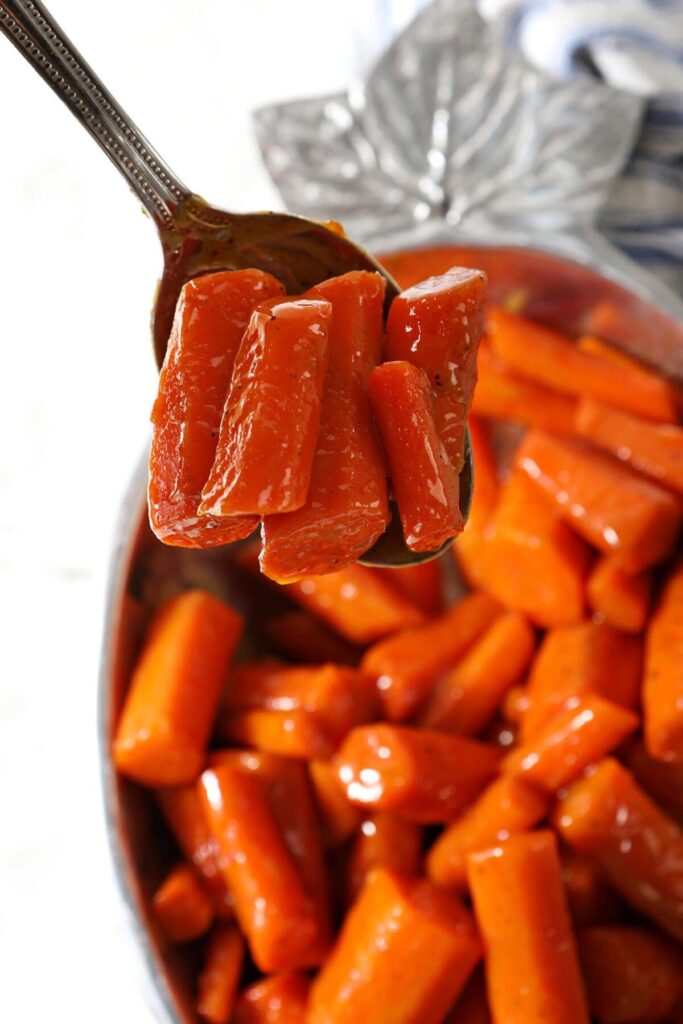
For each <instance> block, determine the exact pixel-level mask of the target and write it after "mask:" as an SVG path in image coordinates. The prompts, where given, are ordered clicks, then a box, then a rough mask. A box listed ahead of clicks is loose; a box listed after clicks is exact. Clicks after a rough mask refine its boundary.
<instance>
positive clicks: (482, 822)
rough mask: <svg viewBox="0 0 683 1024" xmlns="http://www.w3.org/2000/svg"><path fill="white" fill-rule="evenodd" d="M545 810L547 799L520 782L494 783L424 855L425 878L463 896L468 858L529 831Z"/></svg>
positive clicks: (503, 780)
mask: <svg viewBox="0 0 683 1024" xmlns="http://www.w3.org/2000/svg"><path fill="white" fill-rule="evenodd" d="M548 807H549V800H548V797H547V796H545V795H544V794H543V793H542V792H540V791H539V790H537V789H536V788H535V787H534V786H531V785H530V784H529V783H527V782H525V781H523V780H522V779H514V778H505V777H503V778H500V779H496V780H495V782H492V783H491V784H490V785H489V786H488V787H487V788H486V789H485V790H484V792H483V793H482V794H481V795H480V796H479V797H478V798H477V800H476V801H475V803H473V804H472V806H471V807H469V808H468V809H467V810H466V811H465V813H464V814H463V816H462V817H461V818H459V819H458V820H457V821H454V822H453V824H452V825H449V826H448V828H446V829H444V831H443V832H442V833H441V835H440V836H439V838H438V839H437V840H436V842H435V843H434V845H433V846H432V848H431V849H430V851H429V853H428V854H427V863H426V867H427V874H428V876H429V877H430V878H431V880H432V881H433V882H435V883H436V884H437V885H442V886H443V887H444V888H446V889H454V890H456V891H460V892H465V890H466V889H467V858H468V856H469V854H470V853H475V852H477V851H480V850H487V849H488V848H489V847H491V846H496V845H498V844H500V843H501V842H504V841H505V840H507V839H509V837H510V836H511V835H514V834H515V833H517V832H525V831H526V830H527V829H530V828H533V826H534V825H537V824H538V822H539V821H541V819H542V818H544V817H545V816H546V814H547V812H548Z"/></svg>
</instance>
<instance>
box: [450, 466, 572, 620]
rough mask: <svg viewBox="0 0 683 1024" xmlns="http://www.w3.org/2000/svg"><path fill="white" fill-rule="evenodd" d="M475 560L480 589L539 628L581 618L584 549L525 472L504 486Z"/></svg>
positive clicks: (511, 478)
mask: <svg viewBox="0 0 683 1024" xmlns="http://www.w3.org/2000/svg"><path fill="white" fill-rule="evenodd" d="M458 543H460V542H459V541H458ZM474 557H476V554H475V555H474ZM479 559H480V565H479V567H478V570H477V571H478V574H479V576H480V578H481V580H482V584H481V585H482V587H483V589H484V590H487V591H488V592H489V593H491V594H493V596H494V597H496V598H497V599H498V600H499V601H501V602H502V603H503V604H504V605H506V606H507V607H508V608H511V609H514V610H515V611H519V612H522V614H524V615H527V616H528V617H529V618H530V619H531V620H532V621H533V622H535V623H536V624H537V625H539V626H547V627H550V626H560V625H564V624H565V623H570V622H577V621H579V620H580V619H581V618H582V615H583V605H584V577H585V574H586V569H587V565H588V550H587V549H586V547H585V545H584V544H583V542H582V541H581V540H580V539H579V538H578V537H577V536H576V535H575V534H574V533H573V532H572V531H571V530H570V529H569V527H568V526H567V525H566V524H565V523H564V522H562V520H561V519H560V518H559V516H558V515H557V514H556V512H555V510H554V509H553V508H552V506H551V504H550V503H549V502H548V500H547V499H546V497H545V495H543V494H539V492H538V490H537V488H535V487H534V484H533V483H532V482H531V481H530V480H527V478H526V476H525V475H524V474H523V473H520V472H516V473H513V475H512V476H511V477H510V479H509V480H508V481H507V483H506V484H505V486H504V487H503V489H502V493H501V498H500V503H499V505H498V507H497V509H496V511H495V513H494V515H493V517H492V519H491V522H490V524H489V528H488V530H487V534H486V543H485V545H484V546H482V547H480V548H479Z"/></svg>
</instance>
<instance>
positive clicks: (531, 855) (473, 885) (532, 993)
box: [468, 831, 589, 1024]
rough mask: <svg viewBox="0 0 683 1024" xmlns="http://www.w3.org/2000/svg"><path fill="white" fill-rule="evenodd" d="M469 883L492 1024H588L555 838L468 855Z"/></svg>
mask: <svg viewBox="0 0 683 1024" xmlns="http://www.w3.org/2000/svg"><path fill="white" fill-rule="evenodd" d="M468 878H469V885H470V891H471V893H472V901H473V904H474V912H475V917H476V919H477V923H478V925H479V929H480V931H481V934H482V938H483V940H484V956H485V961H486V985H487V989H488V995H489V1005H490V1008H491V1017H492V1019H493V1022H494V1024H546V1022H550V1021H552V1024H588V1021H589V1016H588V1009H587V1007H586V998H585V994H584V990H583V985H582V984H581V975H580V973H579V964H578V958H577V953H576V947H575V943H574V936H573V934H572V929H571V922H570V920H569V913H568V911H567V904H566V900H565V896H564V892H563V889H562V879H561V877H560V861H559V857H558V854H557V842H556V838H555V835H554V834H553V833H552V832H550V831H544V832H531V833H528V834H526V835H524V834H523V835H518V836H512V837H511V838H510V839H509V840H508V841H507V842H506V843H504V844H503V845H502V846H498V847H495V848H494V849H492V850H487V851H486V852H483V853H474V854H471V855H470V858H469V863H468Z"/></svg>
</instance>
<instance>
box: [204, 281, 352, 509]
mask: <svg viewBox="0 0 683 1024" xmlns="http://www.w3.org/2000/svg"><path fill="white" fill-rule="evenodd" d="M331 317H332V307H331V305H330V303H329V302H325V301H322V300H314V299H301V298H300V299H283V298H278V299H269V300H268V301H267V302H263V303H261V304H260V305H259V306H258V307H257V308H256V309H255V310H254V312H253V313H252V316H251V320H250V321H249V326H248V327H247V329H246V331H245V334H244V338H243V339H242V344H241V345H240V347H239V351H238V353H237V356H236V358H235V367H234V370H233V374H232V382H231V384H230V392H229V394H228V398H227V402H226V404H225V411H224V413H223V419H222V420H221V429H220V434H219V438H218V445H217V448H216V457H215V459H214V463H213V466H212V468H211V472H210V473H209V478H208V480H207V481H206V484H205V486H204V489H203V490H202V502H201V504H200V506H199V512H200V513H201V514H203V513H206V512H208V513H211V514H212V515H217V516H230V515H248V514H250V513H255V514H256V515H266V514H268V513H273V512H290V511H292V510H293V509H297V508H301V507H302V505H304V504H305V502H306V498H307V496H308V488H309V486H310V483H311V471H312V467H313V456H314V453H315V446H316V443H317V440H318V426H319V423H320V403H321V399H322V393H323V384H324V381H325V374H326V372H327V336H328V329H329V322H330V319H331Z"/></svg>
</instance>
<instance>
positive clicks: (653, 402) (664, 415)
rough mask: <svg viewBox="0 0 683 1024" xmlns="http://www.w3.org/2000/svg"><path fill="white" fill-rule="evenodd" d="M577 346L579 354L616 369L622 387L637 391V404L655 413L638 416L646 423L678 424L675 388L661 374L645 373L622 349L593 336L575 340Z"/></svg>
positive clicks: (644, 369)
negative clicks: (653, 420)
mask: <svg viewBox="0 0 683 1024" xmlns="http://www.w3.org/2000/svg"><path fill="white" fill-rule="evenodd" d="M576 345H577V347H578V348H579V349H580V351H581V352H587V353H589V354H590V355H592V356H597V357H598V358H599V359H602V360H604V361H605V362H608V363H611V364H613V365H614V366H618V367H619V368H620V369H621V370H622V372H623V374H624V377H623V380H624V387H625V388H629V389H630V388H632V389H634V390H637V391H638V394H639V398H638V399H637V401H638V402H641V403H642V402H645V403H647V405H648V407H650V408H652V409H657V410H658V412H657V415H652V414H645V413H641V414H640V415H647V417H648V419H657V420H661V421H662V422H665V423H675V422H676V421H677V419H678V412H677V401H676V391H675V387H674V386H673V385H672V384H671V382H670V381H668V380H666V379H665V378H664V377H662V375H661V374H660V373H657V372H656V371H655V370H651V369H648V367H647V366H644V365H643V364H642V363H640V362H638V360H637V359H634V358H633V356H630V355H628V353H626V352H625V351H624V350H623V349H621V348H617V347H616V346H615V345H610V344H609V342H606V341H603V340H602V339H601V338H595V337H593V335H590V334H584V335H583V336H582V337H580V338H578V339H577V341H576ZM644 396H646V397H644ZM596 397H598V396H596ZM604 401H606V402H608V404H613V405H620V404H621V403H618V402H609V400H608V399H604Z"/></svg>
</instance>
